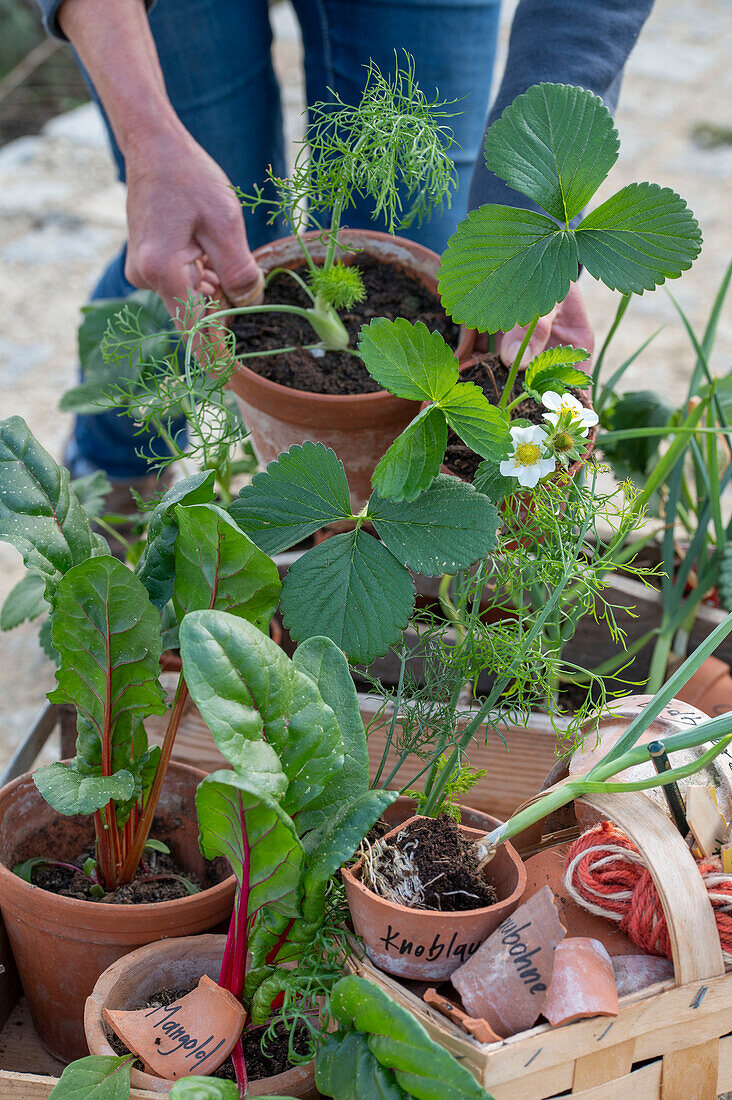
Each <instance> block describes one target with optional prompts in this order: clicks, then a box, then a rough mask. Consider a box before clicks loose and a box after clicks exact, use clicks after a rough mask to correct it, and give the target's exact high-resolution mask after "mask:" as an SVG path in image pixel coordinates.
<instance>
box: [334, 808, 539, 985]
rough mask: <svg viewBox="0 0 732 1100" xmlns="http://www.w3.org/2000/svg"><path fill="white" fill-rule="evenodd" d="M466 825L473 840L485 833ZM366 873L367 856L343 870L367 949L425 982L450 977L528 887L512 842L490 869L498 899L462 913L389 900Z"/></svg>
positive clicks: (383, 963)
mask: <svg viewBox="0 0 732 1100" xmlns="http://www.w3.org/2000/svg"><path fill="white" fill-rule="evenodd" d="M485 817H486V819H487V821H488V822H489V828H491V829H492V828H495V826H496V825H499V824H500V822H499V821H498V820H497V819H496V818H494V817H490V815H488V814H486V815H485ZM416 820H418V819H417V818H416V817H411V818H409V819H408V820H407V821H405V822H404V823H403V824H401V825H397V826H396V828H394V829H392V830H391V831H390V832H388V833H387V834H386V836H393V835H394V834H395V833H398V832H400V831H401V829H403V828H405V827H406V826H407V825H409V824H410V822H412V821H416ZM460 829H461V831H462V833H463V834H464V835H465V836H466V837H468V838H470V839H472V840H478V838H479V837H480V836H482V835H484V832H483V829H470V828H468V827H467V826H466V825H461V826H460ZM360 872H361V860H359V861H358V862H357V863H355V864H354V865H353V867H344V868H342V870H341V875H342V876H343V881H344V883H345V887H346V896H347V898H348V907H349V909H350V910H351V919H352V920H353V927H354V928H355V930H356V933H357V934H358V935H359V936H360V937H361V939H362V940H363V942H364V946H365V948H366V954H367V955H368V957H369V958H370V959H371V961H372V962H373V963H375V964H376V966H378V967H380V969H381V970H385V971H386V972H387V973H388V974H396V975H397V976H398V977H400V978H414V979H417V980H419V981H442V980H443V979H444V978H449V976H450V975H451V974H452V972H453V971H454V970H457V968H458V967H459V966H461V965H462V964H463V963H464V962H466V961H467V959H468V958H469V957H470V956H471V955H473V954H474V953H475V952H476V951H477V950H478V948H479V947H480V945H481V944H482V943H483V941H484V940H486V939H487V938H488V936H490V934H491V932H493V931H494V929H496V928H497V927H498V925H499V924H500V923H501V921H503V920H504V919H505V918H506V917H507V916H509V915H510V914H511V913H513V911H514V909H515V908H516V906H517V905H518V904H519V902H520V901H521V895H522V894H523V892H524V888H525V886H526V871H525V869H524V865H523V863H522V862H521V859H520V857H519V855H518V853H517V852H516V850H515V849H514V848H513V847H512V846H511V845H510V844H503V845H501V847H500V848H499V849H498V851H497V852H496V855H495V856H494V858H493V859H492V860H491V862H490V864H489V865H488V867H487V868H486V872H485V874H486V878H487V879H488V881H489V882H490V883H491V884H492V885H493V886H494V888H495V890H496V893H497V895H498V901H497V902H496V903H495V905H490V906H486V907H485V908H481V909H468V910H466V911H464V912H460V913H448V912H439V911H435V910H427V909H410V908H408V907H407V906H406V905H398V904H397V903H396V902H393V901H387V900H386V898H382V897H379V895H378V894H374V893H373V892H372V891H371V890H368V889H367V888H366V887H365V886H364V885H363V883H362V882H361V881H360Z"/></svg>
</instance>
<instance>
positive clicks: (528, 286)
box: [439, 206, 578, 332]
mask: <svg viewBox="0 0 732 1100" xmlns="http://www.w3.org/2000/svg"><path fill="white" fill-rule="evenodd" d="M577 262H578V261H577V244H576V242H575V239H574V234H573V233H572V231H571V230H570V231H565V230H564V229H560V228H559V226H557V225H556V223H555V222H553V221H551V219H550V218H546V217H544V215H543V214H537V213H535V212H534V211H532V210H519V209H516V208H514V207H512V206H481V207H480V208H479V209H478V210H473V211H471V213H470V214H468V216H467V218H465V219H464V220H463V221H461V222H460V223H459V225H458V227H457V229H456V230H455V232H454V233H453V235H452V236H451V237H450V239H449V241H448V242H447V248H446V250H445V252H444V253H443V254H442V263H441V266H440V279H439V292H440V298H441V299H442V304H443V306H444V307H445V309H446V311H447V313H448V314H449V315H450V316H451V317H452V319H453V320H454V321H456V322H457V323H458V324H466V325H469V326H470V328H477V329H479V330H480V331H481V332H498V331H499V329H502V330H503V331H504V332H507V331H508V330H509V329H511V328H513V326H514V325H527V324H528V323H529V321H532V320H533V319H534V317H536V316H537V315H539V316H543V315H544V314H545V313H549V311H550V310H551V309H553V307H554V306H555V305H556V304H557V302H561V301H563V300H564V299H565V298H566V297H567V294H568V292H569V287H570V283H571V282H572V280H573V279H576V278H577Z"/></svg>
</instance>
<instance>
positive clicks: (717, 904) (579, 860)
mask: <svg viewBox="0 0 732 1100" xmlns="http://www.w3.org/2000/svg"><path fill="white" fill-rule="evenodd" d="M697 867H698V868H699V872H700V874H701V876H702V878H703V879H704V883H705V885H706V887H707V890H708V892H709V900H710V901H711V903H712V906H713V908H714V911H715V917H716V920H717V930H718V932H719V938H720V942H721V945H722V951H723V952H724V953H725V955H730V956H732V875H725V874H723V872H722V864H721V861H720V860H719V859H718V858H716V857H711V858H708V859H704V860H700V861H697ZM564 884H565V886H566V888H567V890H568V891H569V893H570V894H571V896H572V898H573V899H574V901H576V902H577V904H578V905H581V906H583V908H585V909H589V911H590V912H593V913H597V914H599V915H601V916H604V917H607V918H608V919H610V920H615V921H617V922H618V924H619V927H620V930H621V931H622V932H624V933H625V934H626V935H627V936H628V938H629V939H631V940H632V941H633V943H634V944H636V945H637V946H638V947H639V948H640V949H641V950H642V951H643V952H644V953H645V954H648V955H665V956H666V958H668V959H670V958H671V941H670V939H669V934H668V928H667V927H666V917H665V916H664V912H663V907H662V905H661V900H660V898H659V896H658V891H657V890H656V887H655V885H654V883H653V879H652V878H651V875H650V872H649V871H648V868H647V867H646V865H645V861H644V860H643V857H642V856H641V855H640V853H639V851H638V849H637V848H636V846H635V845H634V844H633V842H632V841H631V840H630V839H629V838H628V837H627V836H626V835H625V833H623V832H622V831H621V830H620V829H619V828H618V827H617V825H613V823H612V822H610V821H602V822H600V824H599V825H595V826H594V827H593V828H592V829H588V831H587V832H586V833H583V834H582V836H581V837H579V838H578V839H577V840H576V841H575V842H574V844H573V845H572V846H571V848H570V849H569V852H568V853H567V858H566V862H565V877H564ZM679 888H682V883H681V882H679ZM726 961H730V960H726Z"/></svg>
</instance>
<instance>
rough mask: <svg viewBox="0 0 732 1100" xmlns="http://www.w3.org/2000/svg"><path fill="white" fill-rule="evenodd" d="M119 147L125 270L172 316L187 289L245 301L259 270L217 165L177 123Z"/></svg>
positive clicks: (256, 283)
mask: <svg viewBox="0 0 732 1100" xmlns="http://www.w3.org/2000/svg"><path fill="white" fill-rule="evenodd" d="M125 154H126V157H125V159H126V168H127V222H128V233H129V243H128V247H127V263H126V265H125V275H126V276H127V278H128V279H129V281H130V282H131V283H132V284H133V286H137V287H144V288H148V289H151V290H154V291H156V293H158V294H159V295H160V297H161V298H162V299H163V301H164V302H165V304H166V306H167V307H168V309H169V310H170V313H171V315H172V316H173V317H175V316H176V315H177V314H178V313H179V312H180V309H181V305H180V300H181V299H182V300H183V302H185V301H186V299H187V297H188V291H189V289H192V290H194V291H198V292H199V293H201V294H203V295H206V296H207V297H210V296H212V295H215V294H216V293H217V292H218V291H219V287H220V289H221V290H222V291H223V293H224V295H225V296H226V298H228V299H229V301H231V302H234V303H236V302H238V301H241V300H244V301H251V300H252V299H253V297H254V295H255V294H256V291H257V290H258V288H259V287H260V286H261V278H262V277H261V272H260V270H259V268H258V267H257V264H256V261H255V260H254V258H253V256H252V254H251V251H250V249H249V245H248V244H247V236H246V230H245V228H244V217H243V214H242V210H241V206H240V205H239V202H238V200H237V198H236V196H235V194H234V192H233V191H232V189H231V186H230V184H229V181H228V179H227V178H226V175H225V174H224V172H223V171H222V170H221V169H220V168H219V166H218V165H217V164H216V162H215V161H214V160H212V158H211V157H210V156H209V155H208V154H207V153H206V152H205V151H204V150H203V149H202V148H201V146H200V145H198V143H197V142H195V141H194V140H193V138H192V137H191V135H190V134H189V133H188V132H187V131H186V130H185V129H184V127H183V126H182V125H180V124H178V125H172V126H170V125H168V126H166V127H165V128H164V129H163V130H162V132H161V131H156V132H154V133H152V134H149V135H146V136H144V137H140V138H138V139H136V140H135V141H134V142H131V143H130V144H129V145H128V147H127V149H126V150H125Z"/></svg>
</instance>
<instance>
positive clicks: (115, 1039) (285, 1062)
mask: <svg viewBox="0 0 732 1100" xmlns="http://www.w3.org/2000/svg"><path fill="white" fill-rule="evenodd" d="M192 989H195V986H182V987H180V988H178V989H161V990H160V991H159V992H158V993H154V994H153V995H152V996H151V997H148V999H147V1000H146V1001H145V1003H144V1004H143V1005H141V1006H140V1007H141V1008H164V1007H166V1006H167V1005H172V1004H173V1003H174V1002H175V1001H177V1000H180V998H181V997H185V995H186V994H187V993H190V992H191V990H192ZM266 1030H267V1029H266V1028H265V1027H254V1028H251V1029H248V1030H246V1031H245V1032H244V1034H243V1035H242V1046H243V1048H244V1060H245V1062H246V1064H247V1076H248V1078H249V1080H250V1081H262V1080H264V1079H265V1078H267V1077H275V1076H277V1075H278V1074H280V1073H286V1072H287V1070H288V1069H292V1063H291V1062H290V1059H289V1057H288V1050H289V1034H290V1033H289V1029H288V1028H287V1027H286V1026H285V1024H284V1023H283V1022H281V1023H278V1024H277V1025H276V1026H275V1035H274V1039H269V1038H268V1039H267V1040H266V1041H265V1043H264V1049H263V1047H262V1038H263V1036H264V1033H265V1031H266ZM106 1031H107V1039H108V1040H109V1045H110V1046H111V1047H112V1049H113V1050H114V1051H115V1053H116V1054H118V1055H119V1056H120V1057H124V1056H125V1055H127V1054H129V1053H130V1051H129V1049H128V1048H127V1047H126V1046H125V1044H124V1043H123V1042H122V1040H121V1039H120V1037H119V1036H118V1035H115V1033H114V1032H113V1031H112V1030H111V1028H109V1027H108V1028H107V1029H106ZM308 1035H309V1032H308V1028H307V1027H306V1026H305V1024H299V1025H298V1026H297V1028H296V1030H295V1036H294V1040H293V1045H294V1049H295V1051H296V1053H297V1054H301V1055H307V1054H309V1052H310V1046H309V1041H308ZM133 1068H134V1069H139V1070H144V1068H145V1067H144V1065H143V1063H142V1062H141V1061H140V1060H139V1058H138V1059H137V1060H136V1061H135V1062H134V1063H133ZM210 1076H211V1077H218V1078H221V1079H223V1080H226V1081H235V1080H236V1072H235V1070H234V1063H233V1062H232V1060H231V1058H227V1059H226V1061H225V1062H223V1063H222V1064H221V1065H220V1066H219V1068H218V1069H216V1070H214V1071H213V1072H212V1073H211V1074H210Z"/></svg>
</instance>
